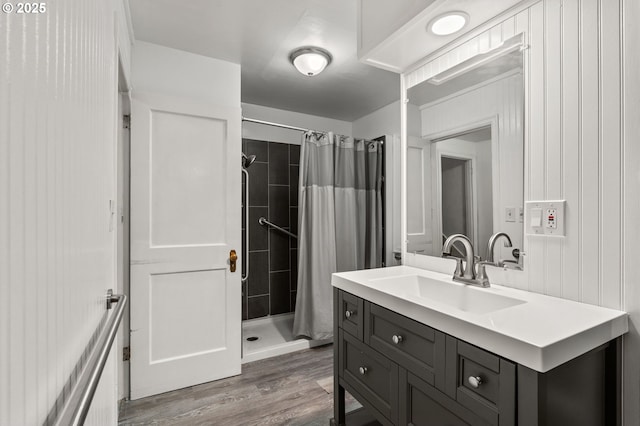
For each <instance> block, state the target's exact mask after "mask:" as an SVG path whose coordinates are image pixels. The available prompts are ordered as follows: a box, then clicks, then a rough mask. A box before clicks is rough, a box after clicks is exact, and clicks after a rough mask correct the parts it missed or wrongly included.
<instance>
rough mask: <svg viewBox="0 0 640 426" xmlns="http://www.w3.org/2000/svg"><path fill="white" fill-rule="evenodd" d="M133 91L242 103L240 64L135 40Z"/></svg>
mask: <svg viewBox="0 0 640 426" xmlns="http://www.w3.org/2000/svg"><path fill="white" fill-rule="evenodd" d="M132 64H133V65H132V72H131V74H132V86H133V88H132V91H133V94H134V96H135V94H136V93H137V92H150V93H157V94H164V95H169V96H177V97H181V98H187V99H190V100H194V101H200V102H204V103H209V104H213V105H219V106H230V107H239V106H240V65H238V64H233V63H231V62H226V61H221V60H218V59H213V58H209V57H206V56H201V55H196V54H194V53H189V52H185V51H182V50H176V49H171V48H168V47H164V46H158V45H157V44H152V43H147V42H143V41H136V43H135V45H134V48H133V58H132Z"/></svg>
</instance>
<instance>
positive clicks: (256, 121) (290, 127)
mask: <svg viewBox="0 0 640 426" xmlns="http://www.w3.org/2000/svg"><path fill="white" fill-rule="evenodd" d="M242 121H248V122H249V123H256V124H264V125H265V126H273V127H282V128H283V129H289V130H298V131H300V132H314V133H322V134H323V135H326V134H327V133H328V132H323V131H321V130H313V129H305V128H303V127H296V126H289V125H288V124H282V123H274V122H273V121H264V120H257V119H255V118H248V117H244V116H243V117H242ZM366 142H367V143H373V142H378V143H380V144H381V145H384V141H381V140H380V141H378V140H371V141H366Z"/></svg>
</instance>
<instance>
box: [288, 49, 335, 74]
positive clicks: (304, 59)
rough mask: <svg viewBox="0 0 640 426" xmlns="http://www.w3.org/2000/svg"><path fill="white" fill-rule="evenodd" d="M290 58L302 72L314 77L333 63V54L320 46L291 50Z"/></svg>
mask: <svg viewBox="0 0 640 426" xmlns="http://www.w3.org/2000/svg"><path fill="white" fill-rule="evenodd" d="M289 60H290V61H291V63H292V64H293V66H294V67H296V69H297V70H298V71H300V73H302V74H304V75H306V76H309V77H313V76H314V75H318V74H320V73H321V72H322V70H324V69H325V68H326V67H327V65H329V64H330V63H331V54H330V53H329V52H328V51H326V50H325V49H322V48H320V47H301V48H299V49H296V50H294V51H293V52H291V55H289Z"/></svg>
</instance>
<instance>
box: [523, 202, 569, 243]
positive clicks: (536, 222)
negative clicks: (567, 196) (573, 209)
mask: <svg viewBox="0 0 640 426" xmlns="http://www.w3.org/2000/svg"><path fill="white" fill-rule="evenodd" d="M565 204H566V201H564V200H558V201H527V202H526V203H525V208H526V215H527V220H526V226H525V232H526V234H527V235H544V236H557V237H564V235H565V234H564V220H565V219H564V211H565Z"/></svg>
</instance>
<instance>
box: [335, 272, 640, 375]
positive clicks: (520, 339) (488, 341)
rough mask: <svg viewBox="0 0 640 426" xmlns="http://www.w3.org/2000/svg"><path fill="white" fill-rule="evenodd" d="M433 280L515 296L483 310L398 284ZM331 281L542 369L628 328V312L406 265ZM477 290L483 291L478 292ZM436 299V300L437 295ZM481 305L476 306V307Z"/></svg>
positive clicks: (470, 293) (473, 292)
mask: <svg viewBox="0 0 640 426" xmlns="http://www.w3.org/2000/svg"><path fill="white" fill-rule="evenodd" d="M412 276H419V277H424V278H428V279H431V280H437V281H440V282H442V283H446V284H449V285H452V286H460V287H459V288H457V289H455V290H456V291H457V292H458V293H464V295H465V298H467V297H468V299H469V300H471V301H473V300H480V301H482V300H483V299H487V298H489V299H490V298H491V297H492V295H496V296H497V297H496V298H499V299H500V300H507V299H505V298H509V300H513V299H517V304H514V305H513V306H508V307H504V308H496V309H495V310H491V311H489V312H485V313H478V312H470V311H469V310H467V309H464V308H461V309H456V308H455V307H453V306H451V305H448V304H447V303H442V298H443V296H442V294H439V295H435V296H434V297H432V298H430V297H429V295H425V294H421V295H420V296H417V295H416V294H413V293H412V292H411V291H407V289H406V288H404V289H403V288H402V287H403V285H404V284H403V283H404V281H403V278H405V279H406V278H407V277H412ZM331 283H332V285H333V286H334V287H337V288H339V289H342V290H344V291H346V292H349V293H351V294H354V295H356V296H359V297H362V298H363V299H366V300H369V301H371V302H373V303H375V304H377V305H380V306H383V307H386V308H388V309H390V310H392V311H395V312H398V313H400V314H402V315H405V316H407V317H409V318H412V319H414V320H416V321H418V322H421V323H423V324H426V325H428V326H430V327H433V328H435V329H437V330H440V331H442V332H444V333H447V334H450V335H452V336H454V337H457V338H459V339H461V340H464V341H466V342H469V343H471V344H473V345H476V346H478V347H481V348H484V349H486V350H488V351H490V352H493V353H495V354H497V355H500V356H502V357H504V358H507V359H510V360H512V361H514V362H517V363H519V364H522V365H524V366H526V367H529V368H531V369H533V370H536V371H539V372H542V373H544V372H547V371H549V370H551V369H553V368H555V367H557V366H559V365H561V364H563V363H565V362H567V361H569V360H571V359H573V358H575V357H577V356H579V355H582V354H584V353H586V352H588V351H590V350H591V349H594V348H596V347H598V346H600V345H602V344H604V343H606V342H608V341H609V340H612V339H615V338H616V337H619V336H621V335H623V334H624V333H626V332H627V331H628V329H629V325H628V319H627V314H626V313H625V312H622V311H617V310H614V309H608V308H602V307H598V306H593V305H588V304H585V303H579V302H573V301H570V300H565V299H560V298H557V297H551V296H545V295H541V294H537V293H532V292H527V291H522V290H517V289H512V288H509V287H504V286H499V285H491V287H489V288H480V287H474V286H468V285H465V284H460V283H457V282H454V281H453V280H452V279H451V275H448V274H443V273H440V272H434V271H429V270H425V269H419V268H414V267H411V266H394V267H389V268H379V269H367V270H362V271H352V272H340V273H335V274H333V277H332V280H331ZM477 292H483V293H486V294H484V295H479V294H478V293H477ZM438 299H440V301H439V300H438ZM480 310H481V309H480Z"/></svg>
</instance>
